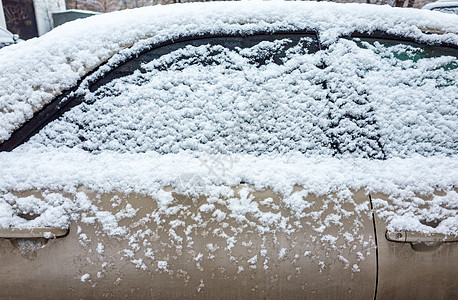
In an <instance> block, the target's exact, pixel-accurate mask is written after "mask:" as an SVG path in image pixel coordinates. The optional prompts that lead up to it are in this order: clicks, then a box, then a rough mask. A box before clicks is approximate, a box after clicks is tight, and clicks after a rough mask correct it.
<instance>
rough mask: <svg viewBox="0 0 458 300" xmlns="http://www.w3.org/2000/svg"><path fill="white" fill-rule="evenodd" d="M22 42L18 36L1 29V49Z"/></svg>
mask: <svg viewBox="0 0 458 300" xmlns="http://www.w3.org/2000/svg"><path fill="white" fill-rule="evenodd" d="M19 41H21V39H20V38H19V36H18V35H17V34H12V33H11V32H9V31H8V30H6V29H4V28H2V27H0V49H1V48H3V47H6V46H9V45H12V44H16V43H17V42H19Z"/></svg>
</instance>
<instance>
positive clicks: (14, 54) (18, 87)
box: [0, 2, 458, 143]
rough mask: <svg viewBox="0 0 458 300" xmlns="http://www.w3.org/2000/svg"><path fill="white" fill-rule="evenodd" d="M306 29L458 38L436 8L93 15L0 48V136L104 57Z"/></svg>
mask: <svg viewBox="0 0 458 300" xmlns="http://www.w3.org/2000/svg"><path fill="white" fill-rule="evenodd" d="M305 29H306V30H312V31H316V32H318V34H319V38H320V41H321V42H322V43H323V44H329V43H331V42H333V41H334V40H335V39H336V38H338V37H339V36H340V35H345V34H350V33H352V32H355V31H359V32H366V33H369V32H373V31H383V32H387V33H389V34H393V35H398V36H403V37H408V38H411V39H416V40H419V41H423V42H429V43H443V42H445V43H449V44H453V45H458V35H457V34H456V33H457V32H458V16H453V15H447V16H443V15H442V14H441V17H440V18H438V17H437V14H436V13H435V12H430V11H421V10H415V9H396V8H390V7H386V6H383V7H382V6H374V5H360V4H345V5H343V4H335V3H315V2H263V3H262V4H261V3H256V4H255V3H250V2H231V3H192V4H179V5H167V6H154V7H144V8H141V9H135V10H124V11H118V12H114V13H110V14H103V15H98V16H93V17H90V18H86V19H81V20H76V21H73V22H69V23H68V24H64V25H62V26H59V27H58V28H56V29H54V30H53V31H51V32H49V33H47V34H46V35H44V36H42V37H40V38H36V39H31V40H28V41H26V42H24V43H20V44H17V45H14V46H12V47H8V48H9V49H8V48H4V49H2V50H0V65H2V68H1V69H0V143H1V142H3V141H5V140H7V139H8V138H9V137H10V136H11V134H12V132H14V130H16V129H17V128H19V127H20V126H21V125H22V124H24V123H25V122H26V121H27V120H29V119H30V118H31V117H32V116H33V115H34V113H35V112H37V111H40V110H41V109H42V108H43V107H44V106H45V105H46V104H48V103H50V102H51V101H52V100H53V99H54V98H55V97H56V96H58V95H60V94H61V93H62V92H63V91H65V90H67V89H70V88H72V87H74V86H75V85H76V84H77V83H78V82H79V81H80V80H81V79H82V78H83V77H84V76H86V75H87V74H89V73H90V72H91V71H93V70H94V69H96V68H97V67H99V66H100V65H102V64H103V63H105V62H107V61H108V60H110V59H111V61H116V60H122V58H123V57H125V56H126V55H127V54H128V53H135V52H140V51H142V50H144V49H145V48H147V47H148V45H150V44H154V43H160V42H161V41H168V40H173V39H177V38H179V37H183V36H199V35H202V34H235V33H239V34H251V33H255V32H260V31H264V32H274V31H278V30H290V31H294V30H305ZM427 31H429V32H430V33H434V34H427V33H426V32H427ZM437 33H440V34H437ZM133 45H134V46H133ZM132 46H133V47H132ZM116 54H118V55H116ZM18 66H20V67H19V68H18Z"/></svg>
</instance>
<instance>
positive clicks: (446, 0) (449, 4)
mask: <svg viewBox="0 0 458 300" xmlns="http://www.w3.org/2000/svg"><path fill="white" fill-rule="evenodd" d="M422 9H429V10H434V11H440V12H443V13H448V14H455V15H458V1H456V0H438V1H436V2H432V3H428V4H426V5H425V6H423V7H422Z"/></svg>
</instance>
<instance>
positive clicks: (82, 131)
mask: <svg viewBox="0 0 458 300" xmlns="http://www.w3.org/2000/svg"><path fill="white" fill-rule="evenodd" d="M225 41H226V43H219V42H218V43H216V42H215V43H212V42H205V43H201V44H199V43H196V42H194V43H190V44H188V45H186V44H183V45H182V46H181V47H178V48H177V47H175V48H174V49H173V50H171V51H170V52H164V51H163V52H164V53H165V54H163V55H160V56H157V57H155V58H154V59H152V60H151V61H149V62H147V63H145V64H143V65H142V66H141V68H140V69H138V70H136V71H135V72H134V73H133V74H131V75H127V76H124V77H121V78H117V79H114V80H111V81H110V82H108V83H105V84H104V85H102V86H101V87H100V88H98V89H97V90H96V91H94V92H93V93H92V92H87V94H86V103H84V104H82V105H80V106H78V107H75V108H74V109H72V110H71V111H69V112H68V113H66V114H65V115H64V116H63V117H62V118H61V119H59V120H57V121H55V122H53V123H51V124H49V125H48V126H47V127H46V128H45V129H44V130H42V131H41V132H40V133H39V134H38V135H37V136H35V137H34V138H33V139H32V140H31V141H30V142H29V143H39V144H44V145H48V146H53V147H77V148H81V149H84V150H87V151H90V152H93V153H99V152H101V151H117V152H146V151H155V152H158V153H161V154H166V153H178V152H181V151H200V152H207V153H213V154H230V153H247V154H253V155H261V154H265V153H288V152H299V153H303V154H305V155H307V156H313V155H317V154H319V155H329V156H347V155H350V156H354V157H362V158H376V159H386V158H390V157H409V156H411V155H413V154H421V155H429V154H445V155H451V154H456V150H457V149H458V145H457V143H456V141H457V140H458V134H457V133H456V132H455V130H454V128H456V127H457V126H458V120H457V119H458V112H457V95H458V88H457V86H456V84H455V80H456V78H458V68H457V64H458V63H457V58H456V49H452V50H454V51H455V56H454V55H453V53H454V52H453V51H452V50H447V48H443V49H445V50H443V49H442V48H440V47H437V46H436V47H432V46H420V45H418V44H415V43H407V42H406V43H404V42H399V41H388V40H380V41H377V40H375V39H341V40H339V41H338V42H336V43H335V44H333V45H331V46H329V47H328V48H327V49H322V50H319V49H318V47H317V45H316V40H314V39H313V38H312V37H302V38H300V37H297V36H291V37H284V38H277V39H275V38H270V39H266V40H259V39H258V40H255V41H253V39H251V40H250V37H245V38H241V37H238V38H228V39H226V40H225ZM447 51H448V52H447Z"/></svg>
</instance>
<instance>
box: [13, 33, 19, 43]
mask: <svg viewBox="0 0 458 300" xmlns="http://www.w3.org/2000/svg"><path fill="white" fill-rule="evenodd" d="M18 40H19V35H18V34H16V33H15V34H13V41H14V42H17V41H18Z"/></svg>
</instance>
